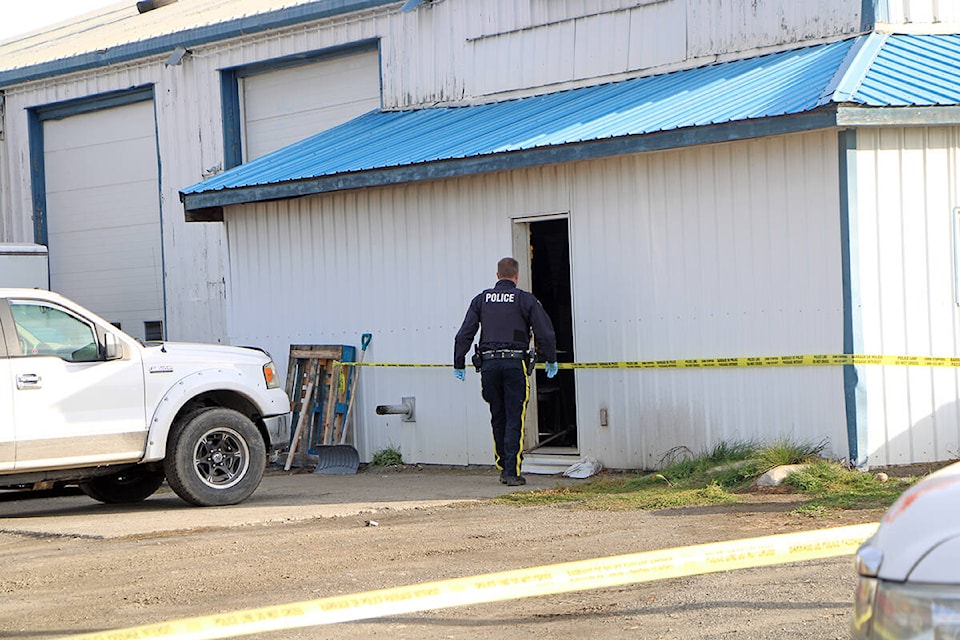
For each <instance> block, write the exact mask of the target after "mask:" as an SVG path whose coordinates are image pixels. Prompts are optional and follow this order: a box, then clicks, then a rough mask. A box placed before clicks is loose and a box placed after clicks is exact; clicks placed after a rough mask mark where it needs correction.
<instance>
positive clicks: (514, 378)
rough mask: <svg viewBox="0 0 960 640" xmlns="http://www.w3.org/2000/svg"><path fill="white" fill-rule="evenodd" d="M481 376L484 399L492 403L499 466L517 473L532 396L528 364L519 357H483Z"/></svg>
mask: <svg viewBox="0 0 960 640" xmlns="http://www.w3.org/2000/svg"><path fill="white" fill-rule="evenodd" d="M480 380H481V383H482V385H483V399H484V400H486V401H487V404H489V405H490V425H491V426H492V427H493V444H494V448H495V449H494V451H495V453H496V464H497V469H501V470H502V471H503V475H505V476H518V475H520V460H521V455H520V447H521V446H522V445H523V423H524V415H525V414H526V411H527V400H528V399H529V397H530V381H529V379H528V378H527V372H526V364H525V363H524V361H523V360H520V359H503V360H484V361H483V366H482V367H481V369H480Z"/></svg>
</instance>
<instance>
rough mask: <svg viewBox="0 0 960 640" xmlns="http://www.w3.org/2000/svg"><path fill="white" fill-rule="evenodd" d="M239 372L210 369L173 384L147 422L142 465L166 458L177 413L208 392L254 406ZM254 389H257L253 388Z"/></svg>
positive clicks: (196, 372) (250, 394)
mask: <svg viewBox="0 0 960 640" xmlns="http://www.w3.org/2000/svg"><path fill="white" fill-rule="evenodd" d="M244 378H245V376H244V374H243V372H242V371H238V370H236V369H230V368H211V369H203V370H201V371H195V372H193V373H191V374H190V375H188V376H185V377H183V378H182V379H180V380H178V381H177V382H175V383H174V384H173V385H172V386H171V387H170V388H169V389H167V392H166V393H165V394H164V395H163V397H162V398H161V399H160V401H159V402H157V406H156V408H155V409H154V412H153V416H152V417H151V419H150V427H149V432H148V436H147V448H146V451H145V452H144V456H143V461H144V462H153V461H156V460H162V459H163V458H164V457H165V456H166V455H167V436H168V435H169V434H170V429H171V428H172V427H173V421H174V419H175V418H176V417H177V414H178V413H179V412H180V410H181V409H182V408H183V407H184V406H185V405H186V404H187V403H188V402H190V400H192V399H193V398H196V397H197V396H199V395H202V394H204V393H207V392H210V391H226V392H231V393H236V394H239V395H241V396H243V397H244V398H246V400H247V401H248V402H250V404H251V405H253V406H257V403H256V402H255V401H254V400H253V398H254V397H255V393H251V385H249V384H247V383H246V380H244ZM253 388H254V389H255V388H256V385H255V384H254V385H253Z"/></svg>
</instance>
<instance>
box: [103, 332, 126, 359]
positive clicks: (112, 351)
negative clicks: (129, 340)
mask: <svg viewBox="0 0 960 640" xmlns="http://www.w3.org/2000/svg"><path fill="white" fill-rule="evenodd" d="M121 358H123V345H122V344H121V343H120V341H119V340H118V339H117V336H116V335H115V334H113V333H110V332H109V331H106V332H104V334H103V359H104V360H120V359H121Z"/></svg>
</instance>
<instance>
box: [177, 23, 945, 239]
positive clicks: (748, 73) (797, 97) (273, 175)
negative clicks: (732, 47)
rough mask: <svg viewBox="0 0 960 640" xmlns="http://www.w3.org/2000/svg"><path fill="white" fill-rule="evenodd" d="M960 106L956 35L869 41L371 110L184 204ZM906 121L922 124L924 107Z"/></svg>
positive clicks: (205, 185)
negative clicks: (516, 93)
mask: <svg viewBox="0 0 960 640" xmlns="http://www.w3.org/2000/svg"><path fill="white" fill-rule="evenodd" d="M957 105H960V35H881V34H870V35H867V36H860V37H858V38H853V39H849V40H844V41H840V42H834V43H828V44H821V45H815V46H810V47H804V48H801V49H795V50H791V51H783V52H778V53H773V54H768V55H763V56H758V57H755V58H749V59H746V60H737V61H732V62H726V63H720V64H713V65H710V66H705V67H699V68H695V69H688V70H683V71H676V72H673V73H667V74H662V75H656V76H650V77H644V78H635V79H630V80H623V81H620V82H612V83H608V84H602V85H597V86H592V87H584V88H578V89H571V90H567V91H560V92H556V93H550V94H545V95H540V96H532V97H527V98H518V99H513V100H506V101H502V102H496V103H490V104H479V105H468V106H449V107H431V108H423V109H413V110H408V111H379V110H378V111H372V112H370V113H367V114H365V115H362V116H360V117H358V118H356V119H354V120H351V121H349V122H347V123H345V124H342V125H340V126H338V127H334V128H332V129H330V130H328V131H324V132H322V133H319V134H317V135H314V136H311V137H310V138H307V139H305V140H302V141H300V142H297V143H295V144H292V145H290V146H288V147H285V148H283V149H280V150H278V151H275V152H273V153H271V154H268V155H266V156H263V157H261V158H258V159H256V160H253V161H251V162H248V163H246V164H243V165H241V166H238V167H235V168H233V169H230V170H228V171H225V172H224V173H222V174H220V175H217V176H215V177H212V178H209V179H207V180H204V181H203V182H200V183H198V184H195V185H193V186H191V187H187V188H186V189H184V190H183V191H181V193H180V197H181V200H182V201H183V203H184V208H185V210H186V212H187V217H188V219H193V220H210V219H221V217H222V207H224V206H227V205H231V204H240V203H245V202H257V201H263V200H274V199H279V198H287V197H296V196H302V195H308V194H312V193H322V192H325V191H336V190H341V189H350V188H358V187H364V186H375V185H384V184H396V183H400V182H410V181H415V180H426V179H435V178H442V177H450V176H455V175H466V174H471V173H478V172H483V171H495V170H500V169H510V168H516V167H522V166H531V165H536V164H544V163H549V162H565V161H571V160H580V159H585V158H597V157H604V156H611V155H618V154H622V153H636V152H639V151H646V150H651V149H665V148H672V147H681V146H689V145H695V144H704V143H708V142H718V141H724V140H736V139H743V138H749V137H756V136H762V135H773V134H777V133H786V132H791V131H803V130H810V129H817V128H823V127H830V126H850V125H856V124H858V122H860V121H861V120H862V123H863V124H876V123H878V120H877V119H876V118H877V115H876V108H877V107H882V108H885V109H884V111H885V112H888V111H889V110H890V108H897V107H917V106H923V107H940V108H943V107H956V106H957ZM865 108H870V111H871V112H872V113H866V112H865V111H864V109H865ZM858 109H859V110H858ZM931 113H932V112H931ZM955 116H956V114H955V113H953V112H951V113H950V117H951V118H955ZM898 117H900V116H898V115H897V113H896V110H894V111H893V112H890V113H888V114H887V115H886V116H885V118H886V119H885V120H883V122H884V123H890V124H896V123H897V118H898ZM902 117H904V118H906V119H908V120H909V124H916V123H917V122H916V120H917V118H918V115H917V113H916V110H915V109H911V110H910V112H909V114H902ZM939 117H940V118H943V114H942V113H941V114H940V115H939ZM954 121H957V120H955V119H954Z"/></svg>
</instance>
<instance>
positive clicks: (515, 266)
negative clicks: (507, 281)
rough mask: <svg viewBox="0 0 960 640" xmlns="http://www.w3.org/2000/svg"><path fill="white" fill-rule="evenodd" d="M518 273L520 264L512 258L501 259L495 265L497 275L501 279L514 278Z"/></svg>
mask: <svg viewBox="0 0 960 640" xmlns="http://www.w3.org/2000/svg"><path fill="white" fill-rule="evenodd" d="M518 273H520V263H519V262H517V261H516V260H515V259H514V258H501V259H500V262H498V263H497V275H498V276H500V277H501V278H514V277H516V275H517V274H518Z"/></svg>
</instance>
